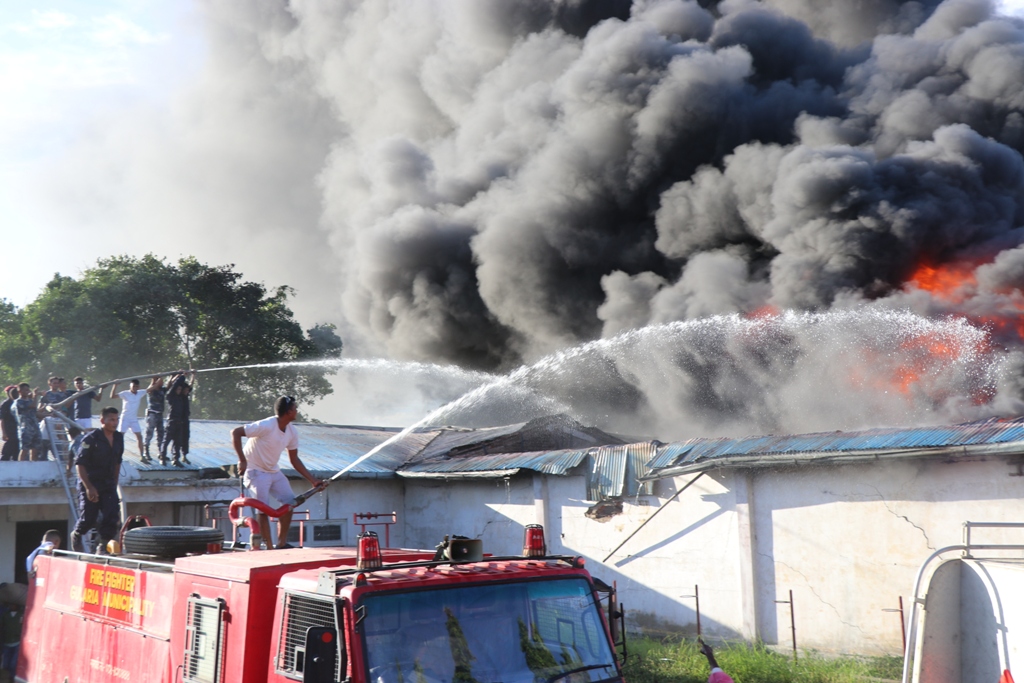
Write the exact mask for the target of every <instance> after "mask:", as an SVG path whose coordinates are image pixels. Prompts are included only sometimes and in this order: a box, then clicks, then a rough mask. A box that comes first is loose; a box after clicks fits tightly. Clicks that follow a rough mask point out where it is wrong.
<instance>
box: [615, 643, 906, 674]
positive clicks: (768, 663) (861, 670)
mask: <svg viewBox="0 0 1024 683" xmlns="http://www.w3.org/2000/svg"><path fill="white" fill-rule="evenodd" d="M628 645H629V658H628V659H627V660H626V665H625V667H624V673H625V676H626V681H627V683H706V682H707V680H708V662H707V659H705V658H704V655H702V654H701V653H700V650H699V649H698V646H697V644H696V643H694V642H692V641H682V642H680V641H678V640H674V641H673V640H661V641H659V640H653V639H649V638H637V637H633V638H630V639H629V643H628ZM715 657H716V659H717V660H718V664H719V666H721V667H722V670H723V671H725V672H726V673H728V674H729V675H730V676H731V677H732V679H733V680H734V681H735V682H736V683H869V682H874V683H878V682H879V681H899V680H900V676H901V675H902V672H903V658H902V657H871V658H854V657H840V658H827V657H823V656H820V655H815V654H813V653H810V654H807V653H800V656H799V658H798V660H797V661H796V662H794V661H793V658H792V656H791V655H790V656H787V655H786V654H780V653H778V652H772V651H771V650H768V649H767V648H765V647H763V646H747V645H728V646H722V647H716V648H715Z"/></svg>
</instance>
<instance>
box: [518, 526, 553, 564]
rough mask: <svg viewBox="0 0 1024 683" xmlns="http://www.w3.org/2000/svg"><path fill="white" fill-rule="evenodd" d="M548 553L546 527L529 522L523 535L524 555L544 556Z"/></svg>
mask: <svg viewBox="0 0 1024 683" xmlns="http://www.w3.org/2000/svg"><path fill="white" fill-rule="evenodd" d="M547 554H548V546H547V543H545V542H544V527H542V526H541V525H540V524H527V525H526V533H525V535H524V536H523V557H544V556H545V555H547Z"/></svg>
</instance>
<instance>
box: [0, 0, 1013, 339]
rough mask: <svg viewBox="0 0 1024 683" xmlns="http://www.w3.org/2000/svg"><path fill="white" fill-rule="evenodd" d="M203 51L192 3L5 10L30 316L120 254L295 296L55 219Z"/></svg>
mask: <svg viewBox="0 0 1024 683" xmlns="http://www.w3.org/2000/svg"><path fill="white" fill-rule="evenodd" d="M1000 4H1001V7H1002V9H1003V11H1005V12H1006V13H1008V14H1018V15H1024V0H1008V1H1006V2H1002V3H1000ZM206 51H207V45H206V42H205V38H204V35H203V31H202V26H201V25H200V21H199V18H198V16H197V11H196V7H195V3H194V2H192V1H191V0H182V1H181V2H160V1H158V0H91V1H90V2H88V3H83V2H77V1H74V0H64V1H60V0H44V1H40V2H32V3H25V2H19V1H18V0H0V89H2V91H3V92H4V93H5V95H4V105H3V107H0V231H2V232H3V233H4V234H5V235H10V236H11V237H13V238H14V239H15V240H16V243H17V245H18V258H14V259H8V263H7V268H8V270H7V273H8V276H6V277H5V278H4V280H3V285H2V286H0V298H4V299H7V300H8V301H11V302H13V303H14V304H15V305H17V306H24V305H26V304H28V303H29V302H31V301H32V300H33V299H35V297H36V296H38V294H39V292H40V291H41V290H42V288H43V287H44V286H45V284H46V283H47V282H48V281H49V280H50V278H51V277H52V276H53V274H54V273H55V272H60V273H62V274H64V275H77V274H79V273H80V272H81V271H82V270H84V269H85V268H88V267H89V266H91V265H93V264H94V263H95V262H96V260H97V259H98V258H101V257H105V256H111V255H116V254H122V253H128V254H133V255H142V254H145V253H148V252H152V253H155V254H157V255H158V256H165V257H168V258H171V259H176V258H179V257H181V256H187V255H192V254H194V255H196V256H198V257H199V258H200V259H203V258H204V257H205V258H207V259H210V262H216V263H218V264H219V263H228V262H235V261H240V263H239V266H240V268H241V269H242V272H243V273H245V274H246V275H247V276H248V277H250V278H251V279H255V280H258V281H264V282H265V284H267V285H268V286H276V285H278V284H284V283H287V284H291V285H292V286H296V285H295V283H294V282H293V281H291V280H288V281H275V280H272V279H271V280H267V279H266V278H267V276H268V273H264V272H261V271H264V270H265V269H264V268H263V267H262V264H260V263H259V260H258V259H252V264H253V265H254V268H253V269H252V272H250V270H247V269H246V268H245V266H246V265H248V264H247V263H246V262H245V260H244V259H239V258H238V255H237V254H235V253H233V252H232V250H231V248H230V246H226V245H219V244H217V245H210V247H209V248H208V249H204V245H202V244H197V243H192V244H189V245H188V246H187V247H186V246H184V245H174V244H173V241H172V240H168V239H167V236H166V235H162V234H153V233H154V231H151V230H147V228H146V226H145V225H138V226H136V227H131V228H126V227H125V226H123V225H118V227H117V229H115V230H112V231H110V232H103V231H102V230H98V229H97V227H96V226H102V224H103V217H102V216H96V215H94V214H90V215H89V220H88V221H82V220H76V218H81V215H82V214H77V215H76V214H75V212H70V211H55V210H54V206H53V203H54V202H53V197H52V195H50V194H48V193H46V192H44V191H43V189H44V188H45V187H46V186H47V185H48V183H49V181H50V179H51V174H52V173H54V171H55V169H58V168H59V167H60V165H61V163H62V161H63V160H65V159H66V158H67V157H68V156H69V155H71V154H72V150H73V148H74V147H75V145H76V144H78V143H80V142H81V141H82V140H83V139H87V138H88V137H89V136H90V135H93V134H95V130H94V129H93V126H94V125H95V122H96V121H103V120H106V119H107V118H108V117H110V116H111V115H113V114H115V113H117V112H120V111H135V112H138V113H139V114H140V115H144V113H145V112H146V111H153V110H162V109H166V108H168V107H171V106H173V103H174V101H175V98H176V96H178V95H179V94H180V93H181V91H183V90H185V89H187V88H188V87H189V85H190V83H191V82H192V80H193V79H195V78H196V77H197V76H198V74H199V73H200V71H201V69H202V67H203V62H204V59H205V58H206ZM96 161H97V163H100V164H102V163H103V160H96ZM82 210H83V213H85V212H86V210H87V209H86V207H85V206H84V205H83V209H82ZM88 210H90V211H95V208H92V207H90V208H89V209H88ZM86 223H87V224H88V226H89V227H83V225H84V224H86ZM204 251H206V252H208V253H207V254H204V253H203V252H204ZM232 259H234V260H232ZM269 274H272V275H279V274H280V273H278V272H273V273H269ZM302 285H305V283H302ZM302 285H300V286H299V287H298V292H297V295H296V301H295V310H296V311H297V313H299V316H300V318H302V322H303V323H305V324H313V323H316V322H335V323H337V322H338V320H333V321H331V320H326V319H323V318H324V316H323V315H322V314H321V313H319V312H318V311H319V310H322V309H319V308H318V307H317V308H314V307H312V306H310V307H306V306H304V305H303V299H304V296H303V295H304V294H307V295H308V294H309V291H310V290H312V289H313V288H314V287H315V286H316V285H314V284H310V285H308V286H306V288H307V291H306V292H303V286H302ZM329 314H330V315H333V316H337V315H338V313H337V312H336V311H331V312H329Z"/></svg>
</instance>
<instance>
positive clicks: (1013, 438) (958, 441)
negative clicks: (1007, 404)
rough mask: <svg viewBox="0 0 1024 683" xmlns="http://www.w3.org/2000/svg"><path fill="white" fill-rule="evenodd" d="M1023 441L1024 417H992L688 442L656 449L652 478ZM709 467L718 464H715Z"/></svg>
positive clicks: (1023, 447) (651, 464)
mask: <svg viewBox="0 0 1024 683" xmlns="http://www.w3.org/2000/svg"><path fill="white" fill-rule="evenodd" d="M1015 442H1022V450H1024V418H1014V419H1012V420H1001V419H989V420H983V421H980V422H970V423H967V424H960V425H947V426H939V427H911V428H892V427H883V428H876V429H865V430H860V431H852V432H819V433H813V434H794V435H781V436H751V437H745V438H740V439H723V438H719V439H690V440H688V441H680V442H676V443H670V444H662V445H660V446H659V447H658V453H657V455H656V456H655V457H654V458H653V459H652V460H651V462H650V468H651V470H653V471H654V475H655V476H656V475H657V474H658V472H657V471H658V470H664V469H667V468H680V467H683V466H688V465H693V466H696V465H699V464H701V463H704V462H707V461H722V460H725V459H737V458H743V457H759V456H763V457H770V456H785V455H792V454H821V455H822V456H824V457H828V456H831V455H835V454H840V453H847V454H857V453H862V454H865V455H869V454H872V453H878V452H883V451H900V450H903V451H908V452H914V451H922V450H927V449H949V448H951V447H952V448H955V447H961V446H962V447H967V446H985V445H992V446H996V445H1000V444H1011V443H1015ZM709 465H711V466H714V464H713V462H711V463H709Z"/></svg>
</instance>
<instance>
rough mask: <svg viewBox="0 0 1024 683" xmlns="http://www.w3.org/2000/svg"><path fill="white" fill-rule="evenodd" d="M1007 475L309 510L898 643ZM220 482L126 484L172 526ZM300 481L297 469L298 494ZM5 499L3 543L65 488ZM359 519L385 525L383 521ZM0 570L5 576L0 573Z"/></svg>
mask: <svg viewBox="0 0 1024 683" xmlns="http://www.w3.org/2000/svg"><path fill="white" fill-rule="evenodd" d="M29 464H31V463H29ZM1015 472H1016V467H1015V466H1011V465H1010V464H1009V463H1008V462H1007V461H1005V460H1002V459H990V460H987V461H972V462H959V463H944V462H941V461H938V460H930V461H929V460H915V461H897V462H893V461H880V462H872V463H864V464H857V465H844V466H837V467H820V466H810V467H802V468H790V469H784V468H775V469H771V470H759V471H744V470H729V471H721V472H718V473H714V472H713V473H709V474H707V475H705V476H703V477H701V478H700V479H698V480H696V482H695V483H694V484H693V485H692V486H691V487H690V488H689V489H687V490H686V491H684V492H683V493H682V494H680V495H679V497H678V498H675V499H672V497H673V495H674V494H675V493H676V492H677V491H679V490H680V489H681V488H682V487H684V486H685V485H686V484H687V482H689V481H690V480H691V479H692V478H693V476H692V475H691V476H683V477H677V478H675V479H668V480H664V481H659V482H657V483H656V486H655V495H653V496H647V497H641V498H639V499H634V500H630V501H626V502H625V504H624V507H623V512H622V513H621V514H619V515H616V516H614V517H612V518H610V519H608V520H606V521H597V520H593V519H589V518H587V517H586V516H585V513H586V511H587V509H588V508H589V507H590V506H591V505H592V504H593V503H594V501H587V500H585V495H586V487H585V480H584V477H583V476H582V475H576V476H568V477H554V476H544V475H539V474H537V475H533V474H531V473H528V472H524V473H521V474H519V475H517V476H515V477H512V478H510V479H507V480H505V479H496V480H495V479H488V480H461V481H440V480H423V479H400V478H396V479H378V480H373V479H354V480H353V479H344V480H340V481H337V482H334V483H333V484H332V485H331V487H330V488H329V489H328V490H327V492H325V493H323V494H320V495H318V496H315V497H313V498H312V499H311V500H310V501H308V502H307V503H306V506H305V507H307V508H308V509H309V510H310V511H311V513H312V517H313V518H314V519H345V520H347V523H348V524H349V525H350V526H349V530H350V531H351V532H352V533H351V534H350V536H349V537H350V538H354V534H355V527H354V525H352V524H351V521H352V516H353V513H355V512H378V513H387V512H391V511H392V510H394V511H396V512H397V513H398V516H399V523H398V524H397V525H395V526H394V527H392V530H391V545H392V546H393V547H419V548H423V547H426V548H431V547H433V546H434V545H436V544H437V543H438V542H439V541H440V540H441V538H442V537H443V536H444V535H445V534H460V535H464V536H469V537H471V538H482V539H483V540H484V549H485V552H488V553H491V554H495V555H510V554H518V553H520V552H521V549H522V538H523V527H524V526H525V525H526V524H531V523H542V524H544V525H545V528H546V531H547V539H548V547H549V551H550V552H552V553H560V554H577V555H582V556H584V557H585V558H586V559H587V566H588V568H589V569H590V571H591V572H592V573H593V574H594V575H595V576H598V577H600V578H601V579H603V580H605V581H607V582H609V583H611V582H613V581H614V582H616V583H617V584H618V588H619V594H620V600H621V601H622V603H623V604H624V605H625V607H626V608H627V610H628V614H629V623H630V626H631V628H632V629H633V630H639V631H646V632H649V633H659V632H663V631H678V632H683V633H694V632H695V631H696V614H695V606H696V601H695V599H694V598H693V597H692V596H693V595H694V586H695V585H696V586H698V587H699V592H700V607H701V621H702V624H701V625H702V630H703V632H704V633H705V634H707V635H709V636H720V637H728V638H742V639H745V640H754V639H758V638H760V639H762V640H764V641H765V642H767V643H769V644H774V645H777V646H778V647H779V648H780V649H788V647H789V646H790V642H791V641H790V638H791V634H790V629H789V620H790V612H789V605H786V604H777V603H776V600H786V599H788V592H789V591H790V590H792V591H793V598H794V610H795V621H796V638H797V644H798V646H799V648H800V649H816V650H820V651H826V652H846V653H859V654H883V653H885V654H899V653H900V651H901V649H902V644H901V636H900V622H899V616H898V615H897V614H896V613H893V612H887V611H884V610H889V609H896V608H897V607H898V604H899V597H900V596H903V598H904V604H905V607H906V609H907V611H908V613H909V609H910V600H909V594H910V591H911V590H912V587H913V586H912V584H913V581H914V577H915V574H916V571H917V569H918V567H919V565H920V563H921V562H922V561H923V560H924V559H925V558H926V557H927V556H928V555H929V554H930V553H931V552H932V551H933V550H934V549H936V548H938V547H940V546H945V545H953V544H957V543H959V542H960V541H961V525H962V523H963V522H964V521H965V520H971V521H1020V520H1024V477H1019V476H1011V474H1014V473H1015ZM231 483H232V482H231V481H230V480H212V481H210V480H205V481H193V482H190V483H189V485H188V486H185V487H182V486H166V487H163V486H161V485H160V483H159V482H145V483H143V482H132V483H131V485H129V486H126V492H125V498H126V500H128V501H129V513H130V514H147V515H148V516H150V517H151V519H153V520H154V523H172V521H173V520H171V519H170V517H171V516H172V514H173V510H174V509H175V507H174V505H175V503H191V504H194V505H196V506H199V505H201V504H202V502H204V501H214V500H230V499H232V498H233V497H234V496H236V495H237V483H236V482H235V483H234V486H235V487H234V488H232V487H231V486H230V484H231ZM305 488H306V486H305V482H303V481H294V482H293V490H295V491H296V492H297V493H298V492H300V491H303V490H305ZM3 503H4V504H5V505H7V506H8V507H7V508H6V510H7V512H6V513H5V514H6V516H4V517H0V547H6V548H9V547H12V546H13V535H14V526H13V524H14V522H11V521H9V520H10V515H11V514H13V513H10V512H9V511H10V510H11V509H12V508H14V507H19V508H21V510H20V511H19V512H18V513H17V514H16V515H15V516H23V515H25V514H29V515H32V514H35V513H30V512H28V510H29V509H31V508H33V507H34V506H37V505H55V506H60V505H62V504H63V505H66V499H65V497H64V494H63V491H62V490H61V489H59V488H55V487H49V488H39V487H38V486H37V487H21V488H14V489H5V490H4V493H3ZM0 509H3V508H0ZM659 510H660V512H659ZM655 513H657V516H655ZM32 518H33V519H47V517H45V515H44V516H35V517H32ZM648 520H650V522H649V523H648V524H647V525H646V526H643V527H642V528H641V525H643V524H644V523H645V522H647V521H648ZM370 528H373V529H374V530H376V531H378V533H379V534H380V536H381V537H382V538H383V537H384V530H383V528H382V527H370ZM638 530H639V531H638ZM634 532H637V533H636V535H635V536H633V537H632V538H631V539H629V541H628V542H627V543H626V544H625V545H624V546H623V547H622V548H621V549H619V550H618V551H616V552H615V553H614V554H613V555H612V556H611V557H610V558H609V559H608V560H607V561H605V557H606V556H608V555H609V553H611V551H612V550H613V549H614V548H615V547H616V546H618V545H619V544H620V543H621V542H623V541H625V540H626V539H627V537H629V535H630V534H632V533H634ZM974 540H975V542H978V543H982V542H1000V541H1001V542H1018V543H1024V533H1021V532H1019V531H1016V532H1015V531H1002V530H979V531H977V532H976V535H975V539H974ZM2 580H10V578H9V577H6V578H5V577H4V576H3V575H2V570H0V581H2ZM1022 613H1024V610H1022Z"/></svg>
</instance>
